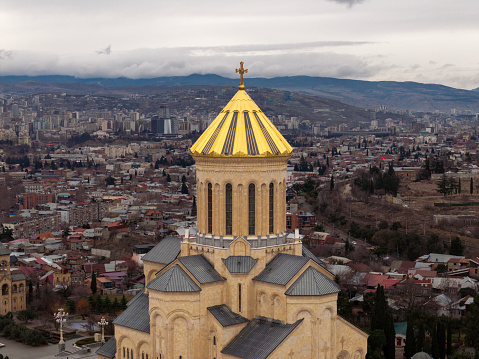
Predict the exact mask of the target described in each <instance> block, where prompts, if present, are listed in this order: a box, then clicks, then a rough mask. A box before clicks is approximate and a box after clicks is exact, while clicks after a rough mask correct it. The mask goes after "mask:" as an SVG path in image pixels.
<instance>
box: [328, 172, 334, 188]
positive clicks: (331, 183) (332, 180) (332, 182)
mask: <svg viewBox="0 0 479 359" xmlns="http://www.w3.org/2000/svg"><path fill="white" fill-rule="evenodd" d="M333 189H334V177H333V175H331V181H330V183H329V190H330V191H332V190H333Z"/></svg>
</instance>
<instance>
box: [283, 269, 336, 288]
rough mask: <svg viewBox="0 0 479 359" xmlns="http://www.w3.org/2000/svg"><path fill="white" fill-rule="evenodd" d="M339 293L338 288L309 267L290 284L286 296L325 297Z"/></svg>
mask: <svg viewBox="0 0 479 359" xmlns="http://www.w3.org/2000/svg"><path fill="white" fill-rule="evenodd" d="M337 292H339V286H338V285H337V284H336V283H335V282H333V281H332V280H331V279H329V278H328V277H326V276H325V275H324V274H322V273H320V272H319V271H318V270H317V269H316V268H313V267H309V268H308V269H306V270H305V271H304V273H303V274H301V275H300V276H299V278H298V279H297V280H296V281H295V282H294V283H293V284H291V287H289V289H288V290H287V291H286V293H285V294H286V295H326V294H332V293H337Z"/></svg>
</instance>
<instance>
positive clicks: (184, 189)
mask: <svg viewBox="0 0 479 359" xmlns="http://www.w3.org/2000/svg"><path fill="white" fill-rule="evenodd" d="M181 193H182V194H188V193H189V192H188V186H187V185H186V183H185V182H183V183H182V184H181Z"/></svg>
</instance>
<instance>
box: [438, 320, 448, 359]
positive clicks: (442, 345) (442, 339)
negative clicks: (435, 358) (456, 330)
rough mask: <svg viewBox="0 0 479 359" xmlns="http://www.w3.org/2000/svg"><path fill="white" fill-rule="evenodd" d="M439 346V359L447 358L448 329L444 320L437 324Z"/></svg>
mask: <svg viewBox="0 0 479 359" xmlns="http://www.w3.org/2000/svg"><path fill="white" fill-rule="evenodd" d="M437 345H438V348H437V350H438V353H439V359H445V358H446V327H445V326H444V323H443V322H442V320H439V321H438V322H437Z"/></svg>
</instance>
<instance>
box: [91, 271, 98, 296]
mask: <svg viewBox="0 0 479 359" xmlns="http://www.w3.org/2000/svg"><path fill="white" fill-rule="evenodd" d="M90 289H91V292H92V293H93V294H95V293H96V291H97V284H96V274H95V272H93V273H92V275H91V284H90Z"/></svg>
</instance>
